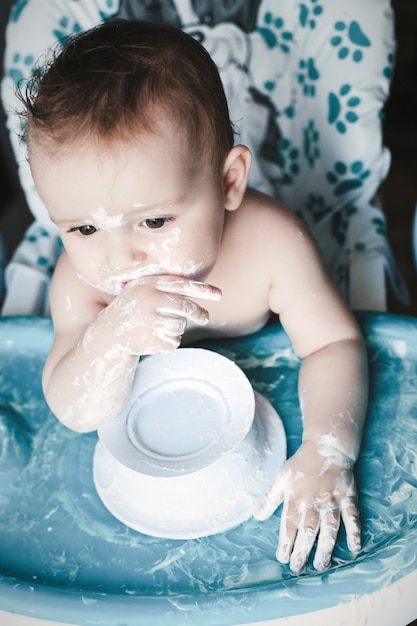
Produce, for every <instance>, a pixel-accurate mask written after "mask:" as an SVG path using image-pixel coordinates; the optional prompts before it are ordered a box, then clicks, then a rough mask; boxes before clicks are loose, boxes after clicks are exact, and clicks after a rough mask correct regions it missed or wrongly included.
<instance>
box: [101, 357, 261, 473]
mask: <svg viewBox="0 0 417 626" xmlns="http://www.w3.org/2000/svg"><path fill="white" fill-rule="evenodd" d="M254 409H255V399H254V394H253V389H252V386H251V384H250V382H249V380H248V379H247V377H246V376H245V374H244V373H243V372H242V370H241V369H240V368H239V367H238V366H237V365H236V364H235V363H234V362H233V361H231V360H230V359H227V358H226V357H224V356H222V355H220V354H218V353H216V352H213V351H211V350H204V349H201V348H181V349H179V350H175V351H174V352H171V353H164V354H157V355H154V356H149V357H146V358H145V359H143V360H142V361H141V362H140V363H139V365H138V368H137V373H136V376H135V380H134V383H133V388H132V393H131V397H130V400H129V401H128V403H127V405H126V406H125V408H124V410H123V411H122V412H121V413H120V414H119V415H118V416H117V417H115V418H114V419H112V420H110V421H109V422H107V423H106V424H104V425H103V426H102V427H101V428H100V429H99V430H98V435H99V438H100V440H101V442H102V444H103V446H104V447H105V448H106V449H107V451H108V452H109V453H110V454H111V455H112V456H113V457H114V458H115V459H117V460H118V461H119V462H120V463H122V464H123V465H125V466H126V467H129V468H130V469H132V470H135V471H137V472H141V473H144V474H150V475H152V476H175V475H181V474H184V473H189V472H194V471H197V470H199V469H201V468H203V467H206V466H207V465H209V464H210V463H213V461H215V460H216V459H217V458H218V457H220V456H221V455H222V454H224V453H226V452H228V451H229V450H230V449H232V448H233V447H234V446H235V445H236V444H238V443H239V442H240V441H241V440H242V439H243V438H244V437H245V436H246V434H247V432H248V431H249V429H250V427H251V424H252V421H253V415H254Z"/></svg>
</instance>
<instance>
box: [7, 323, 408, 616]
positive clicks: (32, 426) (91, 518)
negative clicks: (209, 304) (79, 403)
mask: <svg viewBox="0 0 417 626" xmlns="http://www.w3.org/2000/svg"><path fill="white" fill-rule="evenodd" d="M358 319H359V322H360V324H361V326H362V329H363V332H364V335H365V338H366V342H367V349H368V355H369V362H370V375H371V388H370V405H369V410H368V417H367V422H366V428H365V432H364V439H363V446H362V451H361V455H360V458H359V461H358V463H357V476H358V484H359V492H360V505H361V513H362V522H363V540H364V546H363V550H362V551H361V553H360V554H359V556H358V557H357V558H356V559H355V560H352V557H351V554H350V553H349V551H348V549H347V547H346V543H345V538H344V534H343V532H341V534H340V537H339V539H338V542H337V546H336V550H335V553H334V559H333V562H332V567H331V569H330V570H329V571H327V572H325V573H317V572H315V570H314V569H313V568H312V566H311V565H309V566H308V568H307V570H306V572H305V573H304V574H303V575H301V576H294V575H293V574H292V573H291V571H290V570H289V568H288V566H286V565H281V564H279V563H278V562H277V561H276V558H275V549H276V543H277V536H278V530H279V522H280V510H278V511H277V512H276V513H275V515H273V516H272V517H271V518H270V519H268V520H267V521H265V522H258V521H256V520H254V519H251V520H249V521H247V522H245V523H243V524H241V525H239V526H238V527H236V528H234V529H232V530H230V531H228V532H225V533H223V534H218V535H213V536H210V537H205V538H202V539H192V540H167V539H158V538H154V537H150V536H146V535H143V534H140V533H138V532H135V531H134V530H131V529H130V528H128V527H126V526H124V525H123V524H122V523H121V522H119V521H117V520H116V519H115V518H114V517H113V516H112V515H111V514H110V513H109V512H108V511H107V509H106V508H105V507H104V505H103V504H102V502H101V500H100V498H99V497H98V495H97V493H96V490H95V487H94V483H93V476H92V461H93V453H94V448H95V445H96V442H97V435H96V433H90V434H77V433H74V432H72V431H70V430H68V429H66V428H65V427H64V426H63V425H62V424H61V423H60V422H58V420H56V419H55V417H54V416H53V415H52V414H51V413H50V411H49V410H48V408H47V406H46V404H45V401H44V399H43V395H42V390H41V373H42V368H43V364H44V361H45V358H46V354H47V352H48V349H49V347H50V344H51V341H52V326H51V323H50V321H49V320H47V319H42V318H9V319H8V318H3V319H2V320H1V321H0V354H1V358H2V360H1V363H2V365H1V368H0V380H1V385H0V477H1V480H0V611H6V612H10V613H18V614H20V615H24V616H31V617H35V618H41V619H45V620H55V621H58V622H59V621H64V622H68V623H73V624H102V625H107V626H114V625H115V624H124V625H127V626H137V624H138V623H141V624H146V626H152V625H160V624H162V623H163V624H164V625H165V626H171V625H175V626H179V625H181V626H184V625H186V624H190V625H192V626H198V625H201V626H208V625H210V624H219V625H225V626H226V625H231V624H240V623H250V622H256V621H262V620H267V619H274V618H280V617H287V616H291V615H298V614H300V613H307V612H311V611H315V610H320V609H326V608H328V607H332V606H336V605H340V604H341V603H344V602H349V601H350V600H351V599H352V598H355V597H361V596H363V595H365V594H372V593H374V592H376V591H378V590H380V589H382V588H384V587H386V586H389V585H391V584H392V583H394V582H395V581H398V580H400V579H402V578H403V577H405V576H407V575H409V574H410V573H412V572H414V571H415V570H416V569H417V489H416V487H417V463H416V461H417V385H416V383H417V320H414V319H411V318H403V317H397V316H389V315H386V314H362V315H359V316H358ZM204 347H206V348H209V349H213V350H216V351H218V352H221V353H222V354H224V355H226V356H228V357H229V358H232V359H234V360H235V361H236V362H237V364H238V365H239V366H240V367H241V368H242V369H243V370H244V371H245V373H246V374H247V375H248V377H249V379H250V381H251V382H252V385H253V387H254V388H255V390H257V391H259V392H260V393H261V394H262V395H264V396H265V397H266V398H267V399H269V400H270V402H271V403H272V404H273V405H274V407H275V408H276V410H277V411H278V413H279V415H280V417H281V418H282V420H283V423H284V426H285V429H286V434H287V443H288V453H289V454H292V453H293V452H294V451H295V450H296V448H297V446H298V445H299V443H300V438H301V416H300V410H299V405H298V397H297V374H298V368H299V359H298V358H297V357H296V356H295V354H294V352H293V350H292V348H291V346H290V343H289V340H288V338H287V336H286V334H285V333H284V331H283V330H282V328H281V327H280V326H279V325H272V326H268V327H267V328H265V329H263V330H262V331H260V332H259V333H256V334H254V335H251V336H248V337H243V338H239V339H233V340H226V341H221V342H220V341H216V342H215V341H211V342H208V343H205V344H204Z"/></svg>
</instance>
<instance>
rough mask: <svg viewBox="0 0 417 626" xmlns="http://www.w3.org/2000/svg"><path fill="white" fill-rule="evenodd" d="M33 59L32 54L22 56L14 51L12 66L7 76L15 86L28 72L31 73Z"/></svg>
mask: <svg viewBox="0 0 417 626" xmlns="http://www.w3.org/2000/svg"><path fill="white" fill-rule="evenodd" d="M34 60H35V58H34V56H33V55H32V54H27V55H26V56H22V55H21V54H20V53H19V52H16V54H15V55H14V56H13V66H12V67H11V68H10V70H9V76H10V78H11V79H12V80H13V82H14V84H15V85H16V86H17V85H19V84H20V83H21V82H22V81H23V80H24V79H25V78H26V77H27V76H28V74H29V75H32V73H33V63H34ZM28 70H29V71H28Z"/></svg>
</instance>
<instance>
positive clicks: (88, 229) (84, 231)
mask: <svg viewBox="0 0 417 626" xmlns="http://www.w3.org/2000/svg"><path fill="white" fill-rule="evenodd" d="M77 231H78V232H79V233H81V235H84V236H85V237H88V235H94V233H95V232H97V228H96V227H95V226H91V224H85V225H84V226H75V227H74V228H71V229H70V233H75V232H77Z"/></svg>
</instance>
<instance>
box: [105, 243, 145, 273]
mask: <svg viewBox="0 0 417 626" xmlns="http://www.w3.org/2000/svg"><path fill="white" fill-rule="evenodd" d="M146 257H147V254H146V252H145V251H144V250H143V249H142V248H141V247H140V246H138V245H137V243H135V242H132V241H126V240H123V241H113V242H112V245H111V247H110V250H109V266H110V267H114V268H115V269H117V270H124V269H128V268H130V267H132V265H138V264H140V263H143V262H144V261H145V260H146Z"/></svg>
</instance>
